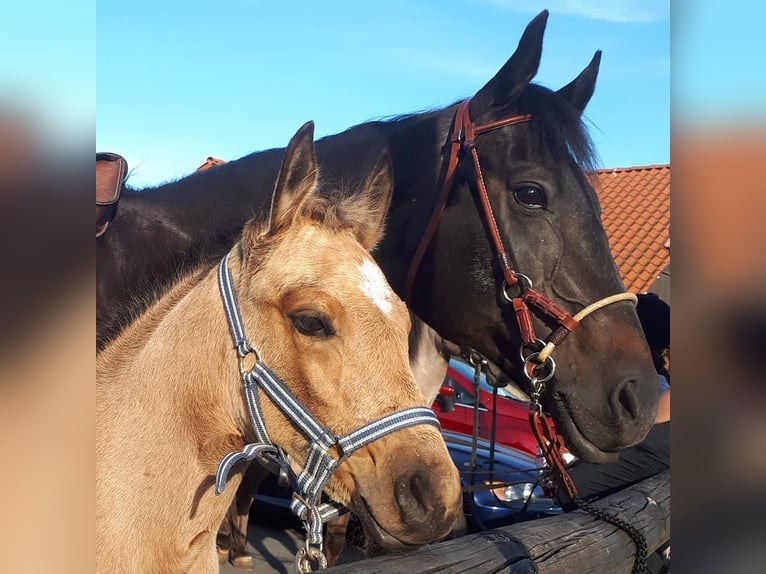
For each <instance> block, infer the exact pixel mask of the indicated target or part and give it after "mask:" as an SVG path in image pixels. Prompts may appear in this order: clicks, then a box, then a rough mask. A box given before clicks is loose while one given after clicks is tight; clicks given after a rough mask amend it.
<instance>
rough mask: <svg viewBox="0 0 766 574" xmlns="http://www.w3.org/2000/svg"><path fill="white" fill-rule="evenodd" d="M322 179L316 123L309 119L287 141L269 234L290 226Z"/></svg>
mask: <svg viewBox="0 0 766 574" xmlns="http://www.w3.org/2000/svg"><path fill="white" fill-rule="evenodd" d="M318 180H319V175H318V169H317V158H316V153H315V152H314V122H306V123H305V124H303V126H301V128H300V129H299V130H298V131H297V132H296V134H295V135H294V136H293V137H292V139H291V140H290V143H289V144H287V149H286V150H285V155H284V157H283V158H282V167H280V168H279V176H278V177H277V184H276V186H275V188H274V195H273V196H272V198H271V212H270V213H269V233H275V232H277V231H279V230H280V229H282V228H283V227H285V226H288V225H290V224H291V223H292V222H293V220H294V219H295V216H296V215H297V214H298V213H300V210H301V207H302V206H303V204H304V203H305V202H306V200H307V199H308V198H309V197H311V195H312V194H313V193H314V190H315V189H316V186H317V183H318Z"/></svg>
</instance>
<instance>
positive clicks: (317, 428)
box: [215, 255, 440, 572]
mask: <svg viewBox="0 0 766 574" xmlns="http://www.w3.org/2000/svg"><path fill="white" fill-rule="evenodd" d="M228 260H229V255H226V256H225V257H224V258H223V259H222V260H221V262H220V264H219V265H218V286H219V288H220V291H221V298H222V299H223V305H224V309H225V310H226V316H227V318H228V322H229V329H230V331H231V335H232V339H233V341H234V346H235V348H236V349H237V354H238V356H239V363H240V374H241V377H242V382H243V389H244V393H245V402H246V404H247V411H248V414H249V417H250V422H251V425H252V427H253V430H254V432H255V436H256V440H257V442H256V443H251V444H247V445H245V446H244V448H243V449H242V450H241V451H239V452H231V453H229V454H227V455H226V456H225V457H224V458H223V460H222V461H221V463H220V465H219V466H218V471H217V473H216V482H215V491H216V494H220V493H222V492H223V490H224V489H225V488H226V483H227V481H228V478H229V474H230V472H231V469H232V468H233V467H234V465H235V464H237V463H238V462H240V461H248V462H249V461H252V460H253V459H254V458H257V457H261V458H263V459H265V460H267V461H272V462H274V463H276V464H277V465H279V466H280V467H281V468H282V469H283V470H285V472H287V474H288V476H289V477H290V482H291V485H292V488H293V491H294V492H293V500H292V503H291V504H290V508H291V509H292V511H293V513H294V514H295V515H296V516H297V517H298V518H299V519H301V521H302V522H303V525H304V527H305V529H306V534H307V536H306V547H305V548H304V549H301V550H299V552H298V555H297V556H296V565H297V567H298V569H299V571H301V572H308V571H310V569H311V565H310V562H317V563H318V564H319V566H320V567H324V566H325V565H326V560H325V557H324V554H323V550H322V525H323V524H324V523H325V522H327V521H329V520H331V519H333V518H335V517H337V516H339V515H340V514H341V509H342V508H343V507H342V506H341V505H339V504H337V503H332V502H331V503H325V504H320V499H321V495H322V491H323V490H324V487H325V486H326V484H327V482H328V481H329V480H330V478H331V477H332V474H333V472H335V470H337V468H338V466H339V465H340V464H341V462H343V460H345V459H346V458H347V457H348V456H350V455H351V454H353V453H354V452H356V451H357V450H359V449H360V448H362V447H364V446H366V445H368V444H370V443H372V442H374V441H376V440H378V439H380V438H382V437H384V436H387V435H389V434H391V433H393V432H396V431H398V430H402V429H405V428H409V427H411V426H415V425H421V424H430V425H434V426H436V427H440V425H439V420H438V419H437V418H436V415H435V414H434V412H433V411H432V410H431V409H429V408H427V407H412V408H407V409H403V410H400V411H396V412H394V413H391V414H389V415H386V416H384V417H382V418H379V419H377V420H375V421H372V422H370V423H368V424H366V425H364V426H362V427H360V428H358V429H356V430H354V431H352V432H350V433H348V434H345V435H343V436H337V435H336V434H334V433H333V432H332V431H331V430H330V429H328V428H327V427H326V426H324V425H323V424H322V423H321V421H319V419H317V418H316V417H315V416H314V415H313V414H312V413H311V411H310V410H309V409H308V408H307V407H306V406H305V405H304V404H303V403H302V402H301V401H300V400H299V399H298V398H297V397H296V396H295V395H294V394H293V393H292V392H291V391H290V389H289V388H288V387H287V386H286V385H285V384H284V383H283V382H282V381H281V380H280V378H279V377H278V376H277V375H276V374H275V373H274V372H273V371H272V370H271V369H270V368H269V367H268V366H267V365H266V364H265V363H264V362H263V361H262V360H261V356H260V353H258V351H257V350H256V349H254V348H253V346H252V345H251V344H250V342H249V341H248V339H247V337H246V336H245V327H244V322H243V320H242V315H241V313H240V311H239V304H238V302H237V295H236V291H235V289H234V283H233V280H232V275H231V271H230V270H229V266H228ZM249 354H254V355H255V358H256V361H255V364H254V365H253V366H252V368H250V369H246V368H245V367H244V359H245V357H247V355H249ZM259 389H261V390H263V392H264V393H265V394H266V396H268V398H269V400H271V402H272V403H273V404H274V405H275V406H276V407H277V408H278V409H279V410H281V411H282V412H283V413H284V415H285V416H286V417H287V419H288V420H289V421H290V422H292V424H293V425H295V426H296V427H297V428H298V430H299V431H300V432H301V434H303V436H305V437H306V440H307V442H308V444H309V452H308V456H307V457H306V463H305V464H304V466H303V469H302V470H301V471H300V472H299V473H298V474H297V475H296V474H295V473H294V472H293V470H292V468H291V465H290V463H289V460H288V455H287V454H286V453H285V452H284V451H283V450H282V449H281V448H280V447H278V446H277V445H275V444H274V443H273V442H272V441H271V439H270V437H269V435H268V432H267V431H266V423H265V421H264V418H263V409H262V408H261V403H260V396H259V392H258V391H259ZM331 450H334V451H335V452H337V453H338V458H335V457H334V456H333V455H332V454H331V452H330V451H331Z"/></svg>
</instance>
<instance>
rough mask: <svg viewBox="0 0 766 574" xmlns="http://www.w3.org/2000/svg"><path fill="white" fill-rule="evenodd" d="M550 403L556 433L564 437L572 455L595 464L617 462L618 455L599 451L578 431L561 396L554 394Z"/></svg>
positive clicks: (572, 414)
mask: <svg viewBox="0 0 766 574" xmlns="http://www.w3.org/2000/svg"><path fill="white" fill-rule="evenodd" d="M551 402H552V405H551V406H552V409H551V410H552V411H553V415H554V417H553V418H554V422H555V423H556V432H558V433H559V434H560V435H562V436H563V437H564V442H565V443H566V447H567V448H568V449H569V451H570V452H571V453H572V454H573V455H575V456H576V457H577V458H581V459H583V460H585V461H587V462H593V463H597V464H606V463H610V462H617V458H618V456H619V453H617V452H612V451H605V450H602V449H600V448H599V447H597V446H596V445H595V444H593V442H592V441H591V440H590V439H588V438H587V437H586V436H585V435H584V434H583V433H582V432H581V431H580V429H579V428H578V426H577V422H576V420H575V415H574V413H573V412H572V410H571V408H570V407H569V404H568V403H567V401H566V400H565V399H564V398H563V397H562V396H561V395H559V394H558V393H555V394H554V396H553V400H552V401H551Z"/></svg>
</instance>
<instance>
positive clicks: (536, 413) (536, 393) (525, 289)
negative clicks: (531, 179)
mask: <svg viewBox="0 0 766 574" xmlns="http://www.w3.org/2000/svg"><path fill="white" fill-rule="evenodd" d="M470 103H471V100H470V98H469V99H467V100H465V101H463V102H462V103H461V104H460V105H459V106H458V108H457V111H456V112H455V120H454V122H453V126H452V132H451V133H450V136H449V144H450V151H449V160H448V163H447V172H446V174H445V176H444V183H443V185H442V189H441V192H440V194H439V198H438V201H437V203H436V207H435V209H434V211H433V213H432V215H431V219H430V220H429V222H428V225H427V226H426V230H425V232H424V234H423V237H422V239H421V240H420V243H419V244H418V247H417V249H416V251H415V255H414V256H413V258H412V261H411V262H410V267H409V269H408V271H407V277H406V280H405V284H404V298H405V301H408V302H409V301H411V300H412V292H413V287H414V284H415V278H416V276H417V273H418V269H419V267H420V264H421V262H422V260H423V256H424V255H425V252H426V250H427V249H428V246H429V244H430V243H431V240H432V239H433V236H434V234H435V233H436V228H437V227H438V226H439V222H440V221H441V218H442V215H443V214H444V209H445V206H446V205H447V199H448V197H449V194H450V191H451V189H452V186H453V183H454V180H455V173H456V172H457V168H458V165H459V164H460V161H461V159H463V158H464V157H465V154H466V153H470V154H471V158H472V161H473V171H474V178H475V183H476V189H477V192H478V195H479V201H480V203H481V207H482V209H481V211H480V213H481V215H482V216H483V217H484V221H485V222H486V224H487V228H488V229H489V234H490V239H491V242H492V247H493V249H494V251H495V255H496V257H497V262H498V264H499V266H500V271H501V272H502V275H503V279H502V283H501V285H500V289H501V291H502V295H503V298H504V299H505V300H506V301H507V302H508V303H510V304H511V305H512V307H513V314H514V316H515V318H516V325H517V326H518V329H519V334H520V336H521V349H520V356H521V360H522V362H523V369H522V371H523V372H524V375H525V376H526V377H527V379H528V380H529V382H530V385H531V388H532V392H531V393H530V397H531V402H530V415H529V417H530V424H531V425H532V429H533V430H534V432H535V435H536V437H537V440H538V442H539V443H540V446H541V448H542V449H543V452H544V454H545V456H546V459H547V460H548V462H549V464H550V465H551V467H553V468H555V469H556V470H557V471H559V472H560V473H561V474H562V476H563V477H565V478H564V479H563V480H564V484H565V487H566V488H567V490H569V491H570V494H571V495H574V494H573V493H576V490H575V487H574V483H572V481H571V479H570V478H569V475H568V474H567V472H566V470H565V463H564V461H563V458H562V457H561V454H560V453H559V451H558V439H557V438H556V437H553V436H551V433H550V429H549V426H548V423H547V421H546V420H545V419H546V415H545V413H544V412H543V410H542V406H541V404H540V399H541V395H542V391H543V385H544V384H545V383H546V382H547V381H549V380H550V379H551V378H553V375H554V373H555V371H556V363H555V362H554V360H553V357H551V354H552V353H553V350H554V349H555V347H556V346H557V345H560V344H561V342H562V341H563V340H564V339H565V338H566V336H567V335H569V333H571V332H572V331H574V330H575V329H576V328H577V327H578V326H579V324H580V321H582V319H583V318H585V317H586V316H587V315H589V314H591V313H593V312H594V311H596V310H598V309H601V308H602V307H605V306H606V305H609V304H611V303H615V302H618V301H632V302H633V304H635V303H636V302H637V299H636V296H635V295H634V294H632V293H618V294H616V295H610V296H608V297H605V298H603V299H600V300H598V301H596V302H595V303H593V304H591V305H588V306H587V307H585V308H584V309H583V310H581V311H580V312H578V313H577V314H575V315H574V316H573V315H571V314H570V313H568V312H567V311H565V310H564V309H562V308H561V307H559V306H558V305H557V304H556V303H555V302H554V301H552V300H551V299H549V298H548V297H546V296H545V295H544V294H543V293H541V292H540V291H537V290H536V289H534V288H533V286H532V282H531V280H530V279H529V278H528V277H527V276H526V275H523V274H522V273H519V272H517V271H515V270H514V268H513V263H512V261H511V256H510V254H509V253H508V251H507V250H506V248H505V245H504V244H503V239H502V237H501V235H500V230H499V228H498V226H497V221H496V220H495V214H494V212H493V210H492V204H491V203H490V201H489V193H488V192H487V187H486V185H485V183H484V175H483V173H482V170H481V163H480V162H479V154H478V152H477V151H476V137H477V136H479V135H481V134H484V133H487V132H491V131H493V130H496V129H499V128H502V127H506V126H510V125H514V124H519V123H523V122H528V121H530V120H532V115H531V114H518V115H515V116H511V117H510V118H505V119H501V120H496V121H494V122H489V123H487V124H482V125H478V126H477V125H476V124H475V123H474V122H473V121H471V115H470V112H469V109H468V107H469V105H470ZM511 287H513V288H515V290H517V291H518V294H517V295H516V296H512V295H511V294H510V288H511ZM530 309H531V311H533V312H535V314H537V315H541V316H543V317H548V318H549V319H551V320H552V321H553V323H554V324H556V325H557V328H556V329H555V330H554V331H553V332H552V333H551V334H550V335H549V336H548V337H547V339H546V340H542V339H539V338H538V337H537V335H536V333H535V328H534V325H533V324H532V317H531V311H530ZM530 348H536V349H537V350H536V351H534V352H532V353H527V352H526V351H527V349H530ZM471 363H472V364H476V363H475V362H474V359H473V358H471Z"/></svg>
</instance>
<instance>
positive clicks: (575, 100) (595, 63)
mask: <svg viewBox="0 0 766 574" xmlns="http://www.w3.org/2000/svg"><path fill="white" fill-rule="evenodd" d="M600 65H601V50H598V51H597V52H596V53H595V54H594V56H593V59H592V60H591V61H590V64H588V65H587V66H586V68H585V69H584V70H583V71H582V72H580V75H579V76H577V77H576V78H575V79H574V80H572V81H571V82H569V83H568V84H567V85H566V86H564V87H563V88H561V89H560V90H558V91H557V92H556V93H557V94H558V95H560V96H561V97H562V98H564V99H565V100H566V101H568V102H569V103H570V104H572V105H573V106H574V107H575V109H577V110H578V111H579V112H580V113H583V111H584V110H585V106H587V105H588V102H589V101H590V99H591V97H592V96H593V90H595V89H596V77H597V76H598V68H599V66H600Z"/></svg>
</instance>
